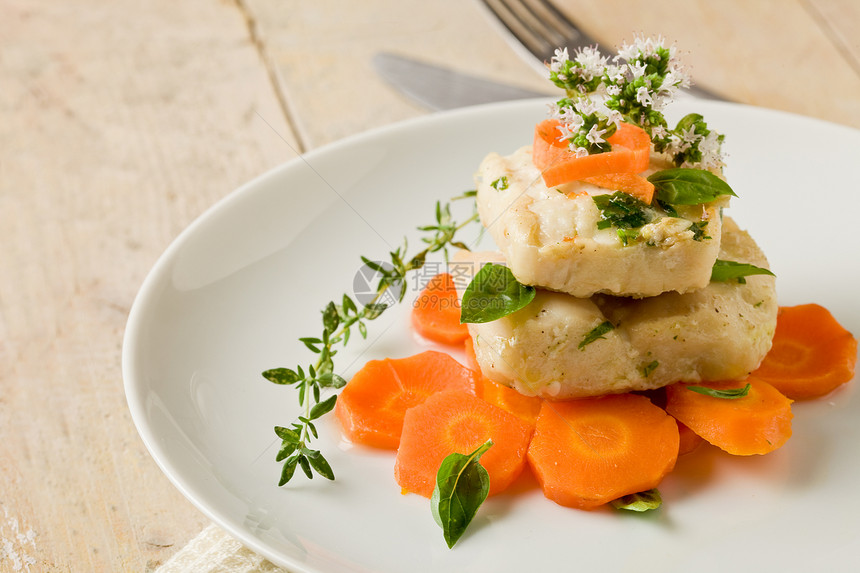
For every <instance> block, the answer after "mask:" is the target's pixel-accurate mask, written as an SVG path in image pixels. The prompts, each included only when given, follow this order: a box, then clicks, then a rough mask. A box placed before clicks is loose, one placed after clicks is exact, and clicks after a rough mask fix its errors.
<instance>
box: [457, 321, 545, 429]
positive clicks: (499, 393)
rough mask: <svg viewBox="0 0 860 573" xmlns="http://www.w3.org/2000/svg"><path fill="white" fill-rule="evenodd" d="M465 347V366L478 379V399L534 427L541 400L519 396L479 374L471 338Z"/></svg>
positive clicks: (467, 340)
mask: <svg viewBox="0 0 860 573" xmlns="http://www.w3.org/2000/svg"><path fill="white" fill-rule="evenodd" d="M465 346H466V365H467V366H468V367H469V368H471V369H472V370H474V371H475V373H476V375H477V376H478V378H479V379H478V385H477V387H476V389H477V394H478V397H479V398H481V399H482V400H484V401H485V402H488V403H490V404H492V405H493V406H496V407H498V408H501V409H502V410H504V411H506V412H509V413H511V414H513V415H514V416H516V417H517V418H519V419H520V420H522V421H524V422H526V423H527V424H528V425H530V426H532V427H534V425H535V421H536V420H537V417H538V414H539V413H540V406H541V402H542V400H541V399H540V398H538V397H537V396H526V395H524V394H520V393H519V392H518V391H516V390H514V389H513V388H509V387H507V386H505V385H504V384H499V383H498V382H494V381H492V380H490V379H489V378H487V377H486V376H484V375H483V374H481V367H480V366H479V365H478V359H477V358H476V357H475V345H474V343H473V342H472V339H471V338H467V339H466V343H465Z"/></svg>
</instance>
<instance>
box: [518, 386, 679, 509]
mask: <svg viewBox="0 0 860 573" xmlns="http://www.w3.org/2000/svg"><path fill="white" fill-rule="evenodd" d="M678 444H679V438H678V425H677V424H676V423H675V420H673V419H672V418H671V417H670V416H669V415H668V414H666V412H664V411H663V410H662V409H661V408H658V407H657V406H655V405H654V404H652V403H651V401H650V400H649V399H648V398H646V397H645V396H639V395H635V394H618V395H610V396H602V397H600V398H585V399H582V400H570V401H566V402H550V401H548V400H547V401H544V402H543V406H542V407H541V411H540V415H539V416H538V419H537V426H536V427H535V433H534V436H533V437H532V441H531V445H530V446H529V451H528V460H529V464H530V465H531V467H532V470H533V471H534V474H535V476H536V477H537V480H538V482H539V483H540V485H541V487H542V488H543V492H544V495H545V496H546V497H548V498H549V499H551V500H553V501H554V502H556V503H558V504H560V505H564V506H569V507H576V508H579V509H592V508H595V507H597V506H600V505H602V504H604V503H607V502H610V501H612V500H613V499H618V498H619V497H622V496H624V495H628V494H631V493H637V492H640V491H644V490H647V489H651V488H654V487H656V486H657V485H658V484H659V483H660V481H661V480H662V479H663V476H665V475H666V474H667V473H669V471H671V470H672V468H673V467H675V461H676V460H677V457H678Z"/></svg>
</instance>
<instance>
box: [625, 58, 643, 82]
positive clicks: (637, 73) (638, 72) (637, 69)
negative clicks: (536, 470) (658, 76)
mask: <svg viewBox="0 0 860 573" xmlns="http://www.w3.org/2000/svg"><path fill="white" fill-rule="evenodd" d="M627 69H628V70H630V74H631V75H632V76H633V79H634V80H635V79H636V78H641V77H642V76H644V75H645V64H643V63H642V62H633V63H632V64H627Z"/></svg>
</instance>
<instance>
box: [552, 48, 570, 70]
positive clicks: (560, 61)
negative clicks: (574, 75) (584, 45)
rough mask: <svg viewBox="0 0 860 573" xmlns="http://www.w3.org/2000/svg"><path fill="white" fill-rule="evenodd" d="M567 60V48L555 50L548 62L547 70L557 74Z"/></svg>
mask: <svg viewBox="0 0 860 573" xmlns="http://www.w3.org/2000/svg"><path fill="white" fill-rule="evenodd" d="M569 59H570V57H569V56H568V54H567V48H556V50H555V55H554V56H553V57H552V59H551V60H550V62H549V69H550V70H552V71H554V72H558V71H559V70H561V68H562V67H563V66H564V64H565V62H567V61H568V60H569Z"/></svg>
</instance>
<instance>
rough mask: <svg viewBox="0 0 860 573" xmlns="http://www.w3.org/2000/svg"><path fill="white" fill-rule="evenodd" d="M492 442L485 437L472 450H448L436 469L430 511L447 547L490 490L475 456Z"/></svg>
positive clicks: (452, 542)
mask: <svg viewBox="0 0 860 573" xmlns="http://www.w3.org/2000/svg"><path fill="white" fill-rule="evenodd" d="M492 445H493V442H492V440H487V441H486V442H485V443H484V444H482V445H480V446H479V447H478V448H477V449H476V450H475V451H474V452H472V453H471V454H468V455H463V454H457V453H454V454H451V455H449V456H448V457H446V458H445V459H444V460H442V464H441V465H440V466H439V471H438V472H437V473H436V487H435V488H434V489H433V495H432V497H431V498H430V511H431V512H432V513H433V519H434V520H436V523H437V524H438V525H439V527H441V528H442V534H443V535H444V536H445V543H447V544H448V548H449V549H450V548H451V547H453V546H454V544H455V543H457V540H458V539H460V537H461V536H462V535H463V533H465V531H466V528H467V527H468V526H469V523H470V522H471V521H472V518H473V517H475V514H476V513H477V512H478V508H479V507H481V504H482V503H484V500H485V499H487V494H489V492H490V476H489V474H488V473H487V470H486V469H485V468H484V466H482V465H481V464H480V463H479V461H478V460H479V459H480V458H481V456H482V455H484V452H486V451H487V450H489V449H490V448H491V447H492Z"/></svg>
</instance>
